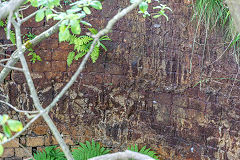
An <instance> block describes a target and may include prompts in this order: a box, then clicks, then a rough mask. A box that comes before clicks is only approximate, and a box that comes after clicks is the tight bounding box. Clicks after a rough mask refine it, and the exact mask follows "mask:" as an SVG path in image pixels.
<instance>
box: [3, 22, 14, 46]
mask: <svg viewBox="0 0 240 160" xmlns="http://www.w3.org/2000/svg"><path fill="white" fill-rule="evenodd" d="M0 27H4V31H5V34H6V35H7V23H5V22H4V21H2V20H0ZM9 33H10V41H11V42H12V44H16V37H15V33H14V32H13V31H12V30H10V32H9Z"/></svg>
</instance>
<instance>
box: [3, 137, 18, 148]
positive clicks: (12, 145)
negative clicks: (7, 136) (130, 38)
mask: <svg viewBox="0 0 240 160" xmlns="http://www.w3.org/2000/svg"><path fill="white" fill-rule="evenodd" d="M3 147H4V148H15V147H19V138H16V139H14V140H12V141H10V142H8V143H5V144H4V145H3Z"/></svg>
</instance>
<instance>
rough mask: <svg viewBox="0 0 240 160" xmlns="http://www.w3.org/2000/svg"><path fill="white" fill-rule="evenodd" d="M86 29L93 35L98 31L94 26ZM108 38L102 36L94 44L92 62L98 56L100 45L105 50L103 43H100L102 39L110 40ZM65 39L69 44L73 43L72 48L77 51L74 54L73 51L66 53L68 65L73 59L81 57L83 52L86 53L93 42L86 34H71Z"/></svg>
mask: <svg viewBox="0 0 240 160" xmlns="http://www.w3.org/2000/svg"><path fill="white" fill-rule="evenodd" d="M88 30H89V31H90V32H91V34H93V35H95V34H97V33H98V31H97V30H96V29H94V28H88ZM110 40H111V39H110V38H109V37H108V36H102V37H101V38H100V39H99V42H98V44H96V45H95V47H94V50H93V52H92V54H91V60H92V62H93V63H95V62H96V60H97V59H98V57H99V52H100V47H102V48H103V49H104V50H105V51H107V48H106V46H105V45H104V44H102V41H110ZM67 41H68V42H69V44H74V50H76V51H77V52H78V53H77V54H75V52H70V53H69V54H68V58H67V64H68V66H70V65H71V64H72V62H73V60H74V59H75V60H78V59H79V58H82V57H83V56H84V55H85V54H87V52H88V51H89V49H90V46H91V44H92V42H93V38H92V37H90V36H87V35H84V36H80V37H77V36H75V35H71V36H70V38H69V39H68V40H67Z"/></svg>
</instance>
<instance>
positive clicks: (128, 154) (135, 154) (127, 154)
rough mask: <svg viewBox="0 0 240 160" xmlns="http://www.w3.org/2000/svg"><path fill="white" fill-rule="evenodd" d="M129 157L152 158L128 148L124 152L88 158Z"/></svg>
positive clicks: (120, 159) (111, 159) (119, 159)
mask: <svg viewBox="0 0 240 160" xmlns="http://www.w3.org/2000/svg"><path fill="white" fill-rule="evenodd" d="M129 159H134V160H154V159H153V158H151V157H149V156H147V155H144V154H141V153H138V152H133V151H129V150H126V151H125V152H117V153H111V154H106V155H102V156H98V157H94V158H90V159H89V160H129Z"/></svg>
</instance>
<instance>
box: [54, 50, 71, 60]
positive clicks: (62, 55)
mask: <svg viewBox="0 0 240 160" xmlns="http://www.w3.org/2000/svg"><path fill="white" fill-rule="evenodd" d="M68 53H69V52H67V51H65V50H62V49H55V50H54V51H53V54H52V60H54V61H66V60H67V57H68Z"/></svg>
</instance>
